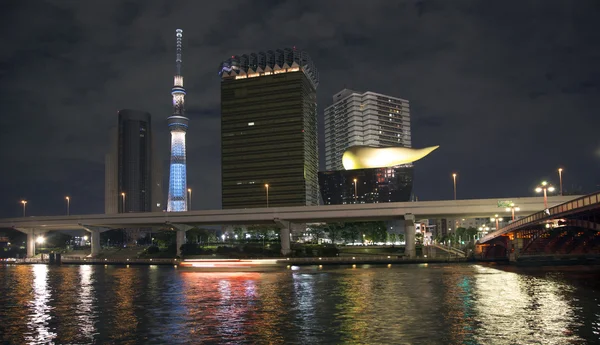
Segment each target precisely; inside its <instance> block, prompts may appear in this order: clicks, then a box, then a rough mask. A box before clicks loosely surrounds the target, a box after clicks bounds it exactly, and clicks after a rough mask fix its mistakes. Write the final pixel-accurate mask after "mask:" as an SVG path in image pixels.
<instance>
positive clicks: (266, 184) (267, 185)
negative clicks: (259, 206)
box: [265, 183, 269, 208]
mask: <svg viewBox="0 0 600 345" xmlns="http://www.w3.org/2000/svg"><path fill="white" fill-rule="evenodd" d="M265 189H266V190H267V208H269V184H268V183H265Z"/></svg>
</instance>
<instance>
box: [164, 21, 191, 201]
mask: <svg viewBox="0 0 600 345" xmlns="http://www.w3.org/2000/svg"><path fill="white" fill-rule="evenodd" d="M175 32H176V34H175V35H176V37H177V58H176V60H175V62H176V72H175V81H174V85H173V89H171V95H173V115H171V116H169V117H168V118H167V121H168V124H169V130H170V131H171V165H170V176H169V200H168V202H167V212H181V211H187V193H186V190H187V180H186V163H185V132H186V131H187V128H188V122H189V119H188V118H187V117H185V116H184V112H185V109H184V108H185V107H184V105H185V89H184V88H183V76H181V38H182V36H183V30H181V29H177V30H175Z"/></svg>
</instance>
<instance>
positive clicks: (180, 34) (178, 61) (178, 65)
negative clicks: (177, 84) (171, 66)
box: [175, 29, 183, 86]
mask: <svg viewBox="0 0 600 345" xmlns="http://www.w3.org/2000/svg"><path fill="white" fill-rule="evenodd" d="M175 36H176V37H177V57H176V58H175V67H176V73H175V75H181V39H182V37H183V30H181V29H177V30H175ZM182 86H183V85H182Z"/></svg>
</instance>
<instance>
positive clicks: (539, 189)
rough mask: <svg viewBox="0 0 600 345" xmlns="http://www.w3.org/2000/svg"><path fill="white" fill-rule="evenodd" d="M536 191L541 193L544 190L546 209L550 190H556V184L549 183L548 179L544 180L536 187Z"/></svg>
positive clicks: (545, 208)
mask: <svg viewBox="0 0 600 345" xmlns="http://www.w3.org/2000/svg"><path fill="white" fill-rule="evenodd" d="M535 191H536V192H538V193H541V192H542V191H543V192H544V210H547V209H548V192H554V186H552V185H550V184H548V182H546V181H542V184H541V185H539V186H538V187H537V188H536V189H535Z"/></svg>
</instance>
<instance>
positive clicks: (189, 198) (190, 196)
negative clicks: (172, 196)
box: [188, 188, 192, 211]
mask: <svg viewBox="0 0 600 345" xmlns="http://www.w3.org/2000/svg"><path fill="white" fill-rule="evenodd" d="M191 210H192V189H191V188H188V211H191Z"/></svg>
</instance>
